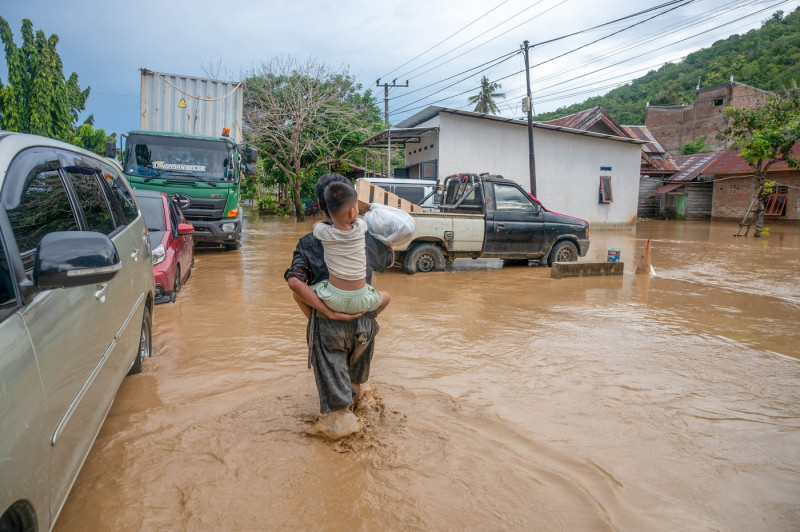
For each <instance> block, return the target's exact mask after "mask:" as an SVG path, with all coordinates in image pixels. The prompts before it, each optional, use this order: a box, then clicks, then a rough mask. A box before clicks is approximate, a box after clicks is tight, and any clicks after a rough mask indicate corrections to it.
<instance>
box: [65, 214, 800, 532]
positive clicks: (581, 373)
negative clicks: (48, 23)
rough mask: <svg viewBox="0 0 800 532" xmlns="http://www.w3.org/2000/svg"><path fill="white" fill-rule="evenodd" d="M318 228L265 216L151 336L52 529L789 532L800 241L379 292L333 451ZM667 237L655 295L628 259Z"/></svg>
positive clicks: (733, 241) (252, 220)
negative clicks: (294, 288) (367, 352)
mask: <svg viewBox="0 0 800 532" xmlns="http://www.w3.org/2000/svg"><path fill="white" fill-rule="evenodd" d="M310 227H311V222H309V223H306V224H297V223H295V222H293V221H291V220H286V219H283V220H278V219H267V218H263V219H259V218H258V217H257V216H253V215H252V214H250V215H249V217H248V219H247V227H246V231H245V237H244V244H243V248H242V250H241V252H233V253H224V252H199V253H198V254H197V257H196V267H195V270H194V272H193V273H192V276H191V279H190V280H189V282H188V283H187V284H186V286H185V288H184V291H183V292H182V293H181V295H180V297H179V298H178V301H177V303H175V304H173V305H170V304H167V305H160V306H158V307H156V309H155V315H154V320H155V324H154V331H153V335H154V346H153V347H154V355H153V357H152V358H151V359H149V360H146V361H145V363H144V373H143V374H142V375H139V376H134V377H130V378H127V379H125V381H124V382H123V384H122V387H121V389H120V391H119V393H118V395H117V399H116V402H115V403H114V405H113V407H112V408H111V411H110V413H109V415H108V419H107V420H106V422H105V424H104V426H103V428H102V430H101V432H100V434H99V436H98V438H97V441H96V443H95V445H94V447H93V449H92V451H91V453H90V455H89V457H88V459H87V461H86V463H85V465H84V467H83V470H82V471H81V474H80V476H79V477H78V480H77V482H76V483H75V486H74V488H73V490H72V493H71V494H70V497H69V499H68V501H67V503H66V506H65V507H64V510H63V512H62V514H61V517H60V518H59V521H58V523H57V526H56V529H57V530H60V531H68V530H191V531H194V530H275V529H280V530H283V529H285V530H298V529H299V530H446V529H466V530H485V529H491V530H543V531H544V530H546V531H551V530H593V531H594V530H631V531H642V530H645V531H646V530H681V531H685V530H797V529H799V528H800V386H798V385H800V327H799V326H798V322H800V229H798V228H797V227H773V228H772V229H771V234H770V236H769V238H768V239H762V240H756V239H753V238H751V237H748V238H734V237H733V236H732V235H733V233H734V232H735V229H736V226H735V224H717V223H709V222H666V221H647V222H640V223H639V224H638V225H637V227H636V229H635V230H630V231H614V232H601V231H596V230H595V231H593V232H592V234H591V239H592V248H591V250H590V253H589V256H588V257H586V258H584V259H581V260H584V261H597V260H602V261H604V260H605V259H606V256H607V251H608V248H611V247H614V248H620V249H621V250H622V252H621V256H622V261H623V262H625V274H624V275H623V276H616V277H591V278H573V279H551V278H550V270H549V269H547V268H537V267H506V268H502V267H501V265H500V263H499V261H492V260H479V261H472V260H459V261H456V263H455V264H454V267H453V269H451V270H449V271H446V272H442V273H435V274H427V275H424V274H421V275H415V276H407V275H405V274H404V273H402V272H401V271H400V270H392V271H389V272H384V273H381V274H378V275H376V276H375V279H374V284H375V286H377V287H378V288H379V289H382V290H388V291H390V292H391V293H392V303H391V306H390V307H389V309H388V310H387V311H386V313H385V314H384V315H383V316H382V317H381V318H380V324H381V332H380V334H379V336H378V341H377V349H376V355H375V359H374V362H373V365H372V373H371V378H370V382H369V384H370V390H369V392H368V394H367V397H366V399H365V401H364V404H363V405H362V406H361V407H360V410H359V416H360V417H361V419H362V422H363V423H364V425H365V429H364V431H363V433H361V434H359V435H358V436H357V437H354V438H351V439H348V440H345V441H342V442H338V443H336V444H332V443H328V442H325V441H322V440H320V439H318V438H316V437H313V436H310V435H308V433H307V430H308V429H309V427H310V426H311V424H312V423H313V421H314V420H315V418H316V416H317V412H318V400H317V396H316V390H315V387H314V379H313V374H312V372H311V370H308V369H306V352H305V344H304V320H303V319H302V317H301V314H300V312H299V311H298V309H297V308H296V307H295V305H294V303H293V301H292V298H291V295H290V292H289V290H288V289H287V288H286V286H285V283H284V282H283V280H282V274H283V271H284V270H285V268H286V267H287V265H288V263H289V260H290V257H291V252H292V249H293V248H294V245H295V242H296V240H297V238H298V237H299V236H301V235H302V234H304V233H305V232H307V231H308V230H309V229H310ZM647 238H652V239H653V246H652V262H653V267H654V270H655V273H656V275H655V276H648V275H644V276H643V275H636V274H635V273H634V271H635V258H636V256H637V255H638V254H639V253H640V251H641V249H642V248H643V246H644V242H645V240H646V239H647Z"/></svg>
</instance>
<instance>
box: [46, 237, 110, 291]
mask: <svg viewBox="0 0 800 532" xmlns="http://www.w3.org/2000/svg"><path fill="white" fill-rule="evenodd" d="M121 269H122V261H121V260H120V258H119V254H118V253H117V248H116V247H114V243H113V242H111V240H110V239H109V238H108V237H107V236H106V235H104V234H102V233H95V232H93V231H55V232H53V233H48V234H46V235H45V236H44V238H42V240H41V242H39V245H38V246H37V248H36V259H35V261H34V263H33V283H34V285H35V286H36V287H38V288H39V289H41V290H51V289H54V288H71V287H74V286H85V285H90V284H97V283H105V282H107V281H110V280H111V279H112V278H113V277H114V276H115V275H116V274H117V272H118V271H120V270H121Z"/></svg>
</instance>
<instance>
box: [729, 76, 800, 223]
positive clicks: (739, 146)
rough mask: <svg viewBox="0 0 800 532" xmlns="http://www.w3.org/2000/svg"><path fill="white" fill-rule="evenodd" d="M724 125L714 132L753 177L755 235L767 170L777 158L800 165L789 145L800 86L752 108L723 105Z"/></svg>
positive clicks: (798, 127)
mask: <svg viewBox="0 0 800 532" xmlns="http://www.w3.org/2000/svg"><path fill="white" fill-rule="evenodd" d="M725 116H726V118H727V120H728V124H727V127H726V128H725V129H724V130H723V131H722V132H721V133H720V134H719V135H717V138H718V139H719V140H726V141H729V142H731V147H732V148H733V149H736V150H739V157H740V158H742V159H743V160H744V161H745V162H747V164H748V165H750V168H752V169H753V173H754V174H755V177H756V186H757V194H758V208H757V210H756V229H755V232H754V233H753V235H754V236H757V237H758V236H761V233H762V232H764V208H765V206H766V200H767V197H768V196H769V187H767V184H766V175H767V171H768V170H769V169H770V168H771V167H772V166H773V165H774V164H775V163H778V162H785V163H786V164H787V165H789V166H790V167H794V168H798V167H800V158H798V157H796V156H795V155H794V154H793V151H792V148H793V146H794V145H795V143H797V142H798V141H800V89H790V90H788V91H786V92H784V93H783V94H779V95H776V96H773V97H771V98H769V99H768V100H767V101H766V102H765V103H764V105H762V106H761V107H759V108H755V109H734V108H733V107H728V108H726V109H725Z"/></svg>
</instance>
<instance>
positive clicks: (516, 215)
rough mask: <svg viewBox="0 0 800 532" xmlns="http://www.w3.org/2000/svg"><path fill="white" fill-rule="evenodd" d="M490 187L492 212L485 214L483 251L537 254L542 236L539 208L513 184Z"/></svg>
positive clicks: (539, 250) (541, 216)
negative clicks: (485, 241) (492, 198)
mask: <svg viewBox="0 0 800 532" xmlns="http://www.w3.org/2000/svg"><path fill="white" fill-rule="evenodd" d="M492 186H493V187H494V212H493V213H492V215H491V216H487V224H489V225H491V227H487V228H486V237H487V244H488V246H487V249H486V251H487V252H488V253H493V254H503V255H514V254H525V255H530V254H536V253H541V252H542V245H543V244H544V236H545V232H544V214H543V213H542V209H541V208H540V207H539V206H538V205H536V204H535V203H534V202H533V201H532V200H531V199H530V197H529V196H528V195H527V194H526V193H525V192H524V191H523V190H522V189H520V188H519V187H517V186H516V185H513V184H511V183H493V184H492ZM489 218H491V220H490V219H489Z"/></svg>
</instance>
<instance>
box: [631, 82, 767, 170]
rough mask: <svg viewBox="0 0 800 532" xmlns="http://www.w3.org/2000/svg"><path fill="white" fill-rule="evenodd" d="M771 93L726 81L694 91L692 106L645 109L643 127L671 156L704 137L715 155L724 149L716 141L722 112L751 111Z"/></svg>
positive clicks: (723, 120)
mask: <svg viewBox="0 0 800 532" xmlns="http://www.w3.org/2000/svg"><path fill="white" fill-rule="evenodd" d="M771 94H772V93H771V92H769V91H765V90H761V89H757V88H756V87H751V86H750V85H745V84H744V83H739V82H737V81H733V78H731V81H728V82H726V83H720V84H717V85H712V86H711V87H705V88H702V89H701V88H700V87H699V86H698V88H697V90H695V103H694V105H648V106H647V110H646V113H645V125H646V126H647V128H648V129H649V130H650V131H651V132H652V134H653V135H654V136H655V138H657V139H658V141H659V142H660V143H661V144H662V145H663V146H664V148H665V149H666V150H667V152H668V153H670V154H671V155H672V156H677V155H680V151H681V148H682V147H683V145H684V144H685V143H686V142H688V141H697V140H700V139H701V138H702V137H703V136H705V137H706V144H707V145H708V146H710V147H711V148H713V149H714V151H724V150H726V149H727V146H726V145H725V143H724V142H723V141H720V140H717V138H716V137H717V134H718V133H719V132H721V131H722V130H723V129H725V115H724V114H723V112H722V111H723V109H725V108H726V107H734V108H736V109H750V108H753V107H757V106H759V105H761V104H762V103H764V102H765V101H766V99H767V98H768V97H769V96H770V95H771Z"/></svg>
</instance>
